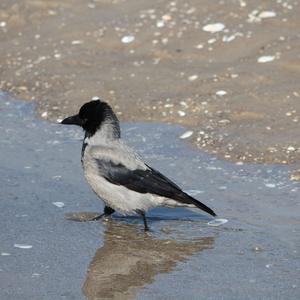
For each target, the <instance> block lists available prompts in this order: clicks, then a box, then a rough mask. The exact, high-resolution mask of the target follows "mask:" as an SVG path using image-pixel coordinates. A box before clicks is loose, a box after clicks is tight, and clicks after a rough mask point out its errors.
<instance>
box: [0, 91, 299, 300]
mask: <svg viewBox="0 0 300 300" xmlns="http://www.w3.org/2000/svg"><path fill="white" fill-rule="evenodd" d="M33 109H34V107H33V105H32V104H28V103H23V102H17V101H15V100H14V99H12V98H11V97H9V96H8V95H6V94H3V93H2V94H0V112H1V115H0V118H1V122H0V127H1V128H0V135H1V143H0V149H1V151H0V155H1V168H0V176H1V181H0V211H1V228H2V230H1V231H0V241H1V243H0V254H1V255H0V298H1V299H5V300H6V299H85V298H88V299H218V298H219V299H298V298H299V294H300V288H299V285H300V282H299V281H300V280H299V271H300V261H299V246H300V243H299V224H300V220H299V215H300V214H299V212H300V209H299V200H300V196H299V189H300V183H299V182H293V181H290V180H289V174H290V169H289V167H288V166H279V165H249V164H244V165H237V164H232V163H229V162H224V161H220V160H217V159H215V158H214V157H212V156H209V155H207V154H204V153H201V152H198V151H194V150H191V149H190V148H189V147H188V146H187V145H186V144H184V143H183V142H182V141H181V140H180V139H178V137H179V136H180V135H181V134H183V133H184V132H185V130H184V129H183V128H182V127H180V126H171V125H162V124H123V136H124V138H126V140H127V141H128V143H129V144H130V145H132V146H134V147H135V148H136V149H137V150H138V151H139V153H140V154H141V155H142V156H143V157H144V158H145V159H146V160H147V162H148V163H150V164H151V165H152V166H153V167H156V168H157V169H159V170H160V171H162V172H163V173H165V174H166V175H168V176H170V177H171V178H172V179H174V180H175V181H176V182H177V183H179V185H180V186H182V187H183V188H184V189H185V190H186V191H189V192H190V193H191V194H193V195H194V196H195V197H197V198H199V199H200V200H202V201H203V202H204V203H206V204H207V205H209V206H211V207H212V208H213V209H214V210H215V211H216V212H217V214H218V217H219V218H223V219H227V220H228V223H226V224H223V225H221V226H218V227H214V226H209V225H208V224H207V223H208V222H210V221H211V218H210V217H209V216H207V215H204V214H202V213H201V212H200V211H198V210H186V209H176V210H175V209H172V210H171V209H156V210H153V211H151V213H149V225H150V227H151V232H150V233H147V234H145V233H144V232H143V224H142V221H141V220H140V219H139V218H136V217H128V218H124V217H121V216H114V217H113V219H112V220H104V221H98V222H73V221H70V220H67V219H66V217H65V215H66V214H68V213H73V212H77V213H82V212H93V213H98V212H101V210H102V209H103V205H102V202H101V201H99V200H98V198H97V196H96V195H94V193H93V192H92V191H91V189H90V188H89V186H88V185H87V184H86V182H85V180H84V178H83V172H82V170H81V165H80V150H81V139H82V135H83V134H82V131H81V130H80V129H78V128H75V127H70V126H68V127H63V126H61V125H59V124H49V123H47V122H43V121H40V120H36V119H35V117H34V113H33Z"/></svg>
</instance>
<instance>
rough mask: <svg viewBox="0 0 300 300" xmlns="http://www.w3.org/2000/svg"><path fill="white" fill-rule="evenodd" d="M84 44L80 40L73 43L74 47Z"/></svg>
mask: <svg viewBox="0 0 300 300" xmlns="http://www.w3.org/2000/svg"><path fill="white" fill-rule="evenodd" d="M82 43H83V41H80V40H74V41H72V43H71V44H72V45H80V44H82Z"/></svg>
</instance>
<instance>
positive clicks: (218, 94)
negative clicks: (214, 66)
mask: <svg viewBox="0 0 300 300" xmlns="http://www.w3.org/2000/svg"><path fill="white" fill-rule="evenodd" d="M226 94H227V92H226V91H223V90H220V91H217V92H216V95H217V96H224V95H226Z"/></svg>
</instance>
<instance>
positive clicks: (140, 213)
mask: <svg viewBox="0 0 300 300" xmlns="http://www.w3.org/2000/svg"><path fill="white" fill-rule="evenodd" d="M136 212H137V213H138V214H139V215H140V216H141V217H142V218H143V221H144V229H145V231H149V227H148V224H147V219H146V214H145V212H144V211H142V210H140V209H137V210H136Z"/></svg>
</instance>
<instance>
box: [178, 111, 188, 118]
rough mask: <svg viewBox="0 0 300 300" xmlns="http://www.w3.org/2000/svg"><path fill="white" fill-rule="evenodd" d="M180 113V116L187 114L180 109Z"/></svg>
mask: <svg viewBox="0 0 300 300" xmlns="http://www.w3.org/2000/svg"><path fill="white" fill-rule="evenodd" d="M178 114H179V116H180V117H184V116H185V115H186V113H185V112H184V111H182V110H179V111H178Z"/></svg>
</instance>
